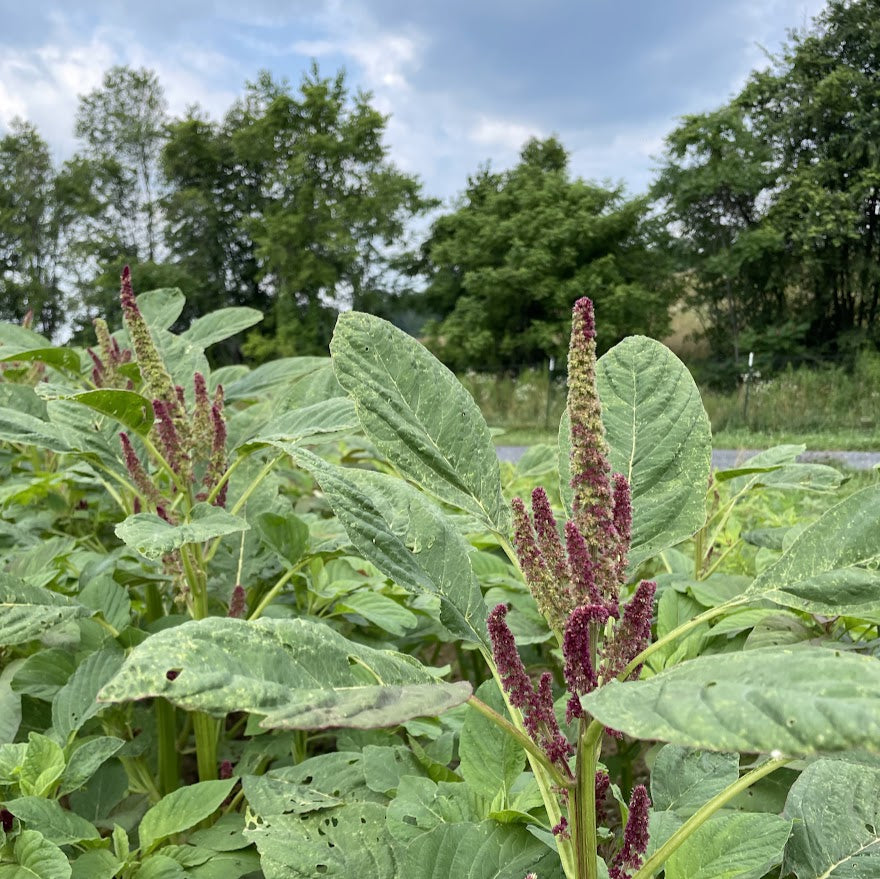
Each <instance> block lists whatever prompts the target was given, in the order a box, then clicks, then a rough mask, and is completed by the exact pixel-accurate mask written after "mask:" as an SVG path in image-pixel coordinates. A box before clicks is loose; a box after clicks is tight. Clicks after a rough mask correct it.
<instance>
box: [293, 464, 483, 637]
mask: <svg viewBox="0 0 880 879" xmlns="http://www.w3.org/2000/svg"><path fill="white" fill-rule="evenodd" d="M294 458H295V460H296V462H297V463H298V464H300V465H301V466H303V467H305V468H306V469H308V470H310V471H311V473H312V475H313V476H314V477H315V478H316V479H317V480H318V482H319V483H320V485H321V489H322V490H323V492H324V494H325V495H326V496H327V500H328V501H329V502H330V506H331V507H332V508H333V512H334V513H335V514H336V516H337V517H338V518H339V521H340V522H341V523H342V525H343V527H344V528H345V530H346V532H347V534H348V537H349V539H350V540H351V542H352V543H353V544H354V546H355V547H356V548H357V549H358V551H359V552H360V553H361V554H362V555H363V556H364V558H366V559H367V560H368V561H371V562H372V563H373V564H374V565H375V566H376V567H377V568H379V570H380V571H382V573H383V574H385V575H386V576H387V577H390V578H391V579H392V580H394V581H395V582H396V583H397V584H399V585H400V586H401V587H403V588H404V589H406V590H407V591H409V592H413V593H416V594H418V593H423V594H429V595H436V596H438V597H439V598H440V602H441V604H440V608H441V609H440V618H441V621H442V622H443V624H444V625H445V626H446V627H447V628H448V629H449V631H450V632H453V633H454V634H456V635H458V636H459V637H460V638H463V639H465V640H467V641H473V642H476V643H477V644H481V645H483V646H486V645H488V635H487V633H486V605H485V603H484V601H483V596H482V593H481V591H480V587H479V584H478V583H477V581H476V578H475V577H474V574H473V571H472V570H471V567H470V563H469V562H468V552H469V546H468V544H467V543H466V542H465V540H464V538H462V537H461V535H460V534H459V533H458V530H457V529H456V528H455V527H454V525H453V524H452V523H451V522H450V520H449V518H448V517H447V516H446V515H445V514H444V513H443V512H442V511H441V510H440V508H439V507H437V506H436V504H434V503H432V502H431V501H430V500H429V499H428V498H426V497H425V496H424V495H423V494H422V493H421V492H419V491H418V490H417V489H415V488H413V487H412V486H411V485H408V484H407V483H405V482H404V481H403V480H401V479H397V478H395V477H392V476H386V475H385V474H381V473H375V472H372V471H367V470H355V469H346V468H342V467H335V466H333V465H332V464H328V463H327V462H326V461H323V460H322V459H320V458H318V457H317V456H316V455H312V454H310V453H308V452H306V451H305V450H298V451H297V452H296V454H295V456H294Z"/></svg>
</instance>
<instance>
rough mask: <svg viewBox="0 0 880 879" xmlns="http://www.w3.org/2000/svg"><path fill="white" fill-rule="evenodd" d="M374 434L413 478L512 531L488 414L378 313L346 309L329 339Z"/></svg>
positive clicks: (369, 432) (498, 527)
mask: <svg viewBox="0 0 880 879" xmlns="http://www.w3.org/2000/svg"><path fill="white" fill-rule="evenodd" d="M330 353H331V355H332V359H333V368H334V369H335V371H336V377H337V379H339V383H340V384H341V385H342V387H343V388H345V390H346V391H348V393H349V395H350V396H351V397H352V398H353V399H354V401H355V404H356V405H357V412H358V416H359V418H360V420H361V424H362V425H363V428H364V431H365V433H366V434H367V436H368V437H370V439H371V440H372V441H373V442H374V443H375V444H376V445H377V446H378V448H379V449H380V451H381V452H382V453H383V454H385V455H386V456H387V457H388V458H389V460H390V461H391V462H392V463H393V464H394V466H395V467H397V469H398V470H399V471H400V472H401V473H402V474H403V475H404V476H406V477H407V478H408V479H410V480H412V481H413V482H415V483H416V484H418V485H420V486H421V487H422V488H423V489H425V490H426V491H428V492H429V493H431V494H433V495H435V496H437V497H439V498H441V499H442V500H444V501H446V502H447V503H449V504H452V505H453V506H456V507H459V508H461V509H463V510H467V511H468V512H471V513H474V514H476V515H477V516H480V517H481V518H482V519H483V520H484V521H485V522H486V523H487V524H488V525H489V526H490V527H492V528H493V529H494V530H496V531H499V532H501V533H502V534H506V533H507V531H508V529H509V526H510V511H509V509H508V507H507V502H506V501H505V500H504V498H503V496H502V494H501V477H500V471H499V466H498V456H497V454H496V452H495V446H494V444H493V443H492V438H491V436H490V434H489V428H488V427H487V426H486V422H485V419H484V418H483V416H482V413H481V412H480V410H479V409H478V408H477V405H476V403H474V401H473V399H472V398H471V396H470V394H468V392H467V391H466V390H465V389H464V388H463V387H462V386H461V384H460V383H459V381H458V379H456V377H455V376H454V375H453V374H452V373H451V372H450V371H449V370H448V369H447V368H446V367H445V366H443V365H442V364H441V363H440V362H439V361H438V360H437V359H436V358H435V357H434V356H433V355H432V354H431V353H430V352H429V351H428V350H427V349H426V348H425V347H424V346H423V345H421V344H420V343H419V342H417V341H416V340H415V339H413V338H412V337H411V336H409V335H407V334H406V333H405V332H403V331H402V330H399V329H397V327H395V326H393V325H392V324H390V323H388V322H387V321H384V320H382V319H380V318H378V317H374V316H372V315H368V314H360V313H356V312H348V313H345V314H341V315H340V316H339V320H338V321H337V324H336V330H335V331H334V333H333V339H332V341H331V343H330Z"/></svg>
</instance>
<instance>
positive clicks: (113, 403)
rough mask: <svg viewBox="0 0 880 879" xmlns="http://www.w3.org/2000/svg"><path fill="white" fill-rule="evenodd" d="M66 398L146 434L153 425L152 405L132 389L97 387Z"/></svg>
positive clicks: (143, 434)
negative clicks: (94, 389) (95, 389)
mask: <svg viewBox="0 0 880 879" xmlns="http://www.w3.org/2000/svg"><path fill="white" fill-rule="evenodd" d="M67 399H70V400H74V401H76V402H77V403H81V404H82V405H83V406H88V407H89V409H93V410H94V411H95V412H100V413H101V414H102V415H108V416H109V417H110V418H112V419H113V420H114V421H118V422H119V423H120V424H121V425H123V426H124V427H127V428H128V429H129V430H133V431H134V432H135V433H138V434H141V435H142V436H146V435H147V434H148V433H149V432H150V428H151V427H152V426H153V421H154V420H155V419H154V416H153V406H152V404H151V403H150V401H149V400H148V399H147V398H146V397H142V396H141V395H140V394H136V393H135V392H134V391H121V390H112V389H105V388H102V389H99V390H97V391H83V392H82V393H80V394H73V395H71V396H70V397H68V398H67Z"/></svg>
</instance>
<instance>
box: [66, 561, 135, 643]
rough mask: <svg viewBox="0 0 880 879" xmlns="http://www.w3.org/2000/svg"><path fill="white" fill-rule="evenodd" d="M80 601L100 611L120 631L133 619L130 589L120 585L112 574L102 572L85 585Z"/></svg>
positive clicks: (97, 611) (81, 591)
mask: <svg viewBox="0 0 880 879" xmlns="http://www.w3.org/2000/svg"><path fill="white" fill-rule="evenodd" d="M79 600H80V603H81V604H83V605H84V606H85V607H88V608H89V609H91V610H93V611H95V613H100V614H101V616H102V617H103V618H104V619H105V620H106V621H107V622H108V623H109V624H110V625H111V626H113V628H114V629H116V630H117V631H118V632H121V631H122V630H123V629H124V628H125V627H126V626H127V625H128V624H129V622H130V621H131V598H130V597H129V595H128V590H126V589H124V588H123V587H122V586H120V585H119V584H118V583H117V582H116V581H115V580H114V579H113V575H112V574H109V573H108V574H100V575H99V576H97V577H95V578H94V579H92V580H89V582H88V584H87V585H86V586H84V587H83V588H82V589H81V590H80V593H79Z"/></svg>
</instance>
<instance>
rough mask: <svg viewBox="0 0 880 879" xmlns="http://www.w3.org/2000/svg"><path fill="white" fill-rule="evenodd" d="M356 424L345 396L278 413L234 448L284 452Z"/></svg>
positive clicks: (355, 415) (356, 421)
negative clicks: (270, 448)
mask: <svg viewBox="0 0 880 879" xmlns="http://www.w3.org/2000/svg"><path fill="white" fill-rule="evenodd" d="M359 427H360V422H359V421H358V418H357V413H356V412H355V407H354V403H352V401H351V400H349V399H348V398H347V397H336V398H334V399H332V400H326V401H323V402H321V403H313V404H312V405H311V406H302V407H300V408H297V409H294V410H293V411H292V412H285V413H284V414H282V415H279V416H278V417H277V418H274V419H272V420H271V421H270V422H269V423H268V424H264V425H263V426H262V427H261V428H260V431H259V433H258V434H257V436H254V437H250V438H249V439H247V440H245V441H244V442H243V443H241V444H240V445H239V446H238V448H241V449H243V450H244V451H248V452H249V451H252V450H253V449H258V448H261V447H263V446H267V445H270V446H275V448H278V449H281V450H282V451H287V450H288V449H289V448H292V447H295V446H297V445H298V444H300V443H302V442H303V441H306V440H310V439H311V440H312V441H314V439H313V438H315V437H321V436H322V435H323V434H328V433H338V432H340V431H346V432H351V431H354V430H357V429H358V428H359Z"/></svg>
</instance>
